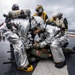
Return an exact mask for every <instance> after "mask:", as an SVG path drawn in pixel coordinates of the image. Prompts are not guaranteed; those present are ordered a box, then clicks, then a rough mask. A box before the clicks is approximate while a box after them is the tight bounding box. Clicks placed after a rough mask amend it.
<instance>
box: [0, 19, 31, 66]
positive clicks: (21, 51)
mask: <svg viewBox="0 0 75 75" xmlns="http://www.w3.org/2000/svg"><path fill="white" fill-rule="evenodd" d="M11 23H14V24H15V25H17V27H18V34H19V36H20V37H19V36H18V35H17V34H16V33H14V32H13V31H14V30H13V31H11V30H10V29H8V28H7V27H6V25H3V26H1V27H0V30H2V31H3V33H4V35H5V36H6V38H7V39H8V41H9V42H10V43H11V44H12V45H13V47H14V55H15V60H16V64H17V67H25V66H27V65H28V64H29V62H28V59H27V55H26V52H25V47H24V44H23V42H26V37H27V32H28V30H29V26H30V25H29V19H14V20H12V21H11Z"/></svg>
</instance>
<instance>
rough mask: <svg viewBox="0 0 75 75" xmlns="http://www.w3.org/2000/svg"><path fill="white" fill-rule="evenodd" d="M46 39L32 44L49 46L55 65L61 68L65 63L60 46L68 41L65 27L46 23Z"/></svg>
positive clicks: (41, 46)
mask: <svg viewBox="0 0 75 75" xmlns="http://www.w3.org/2000/svg"><path fill="white" fill-rule="evenodd" d="M46 32H47V35H46V39H45V40H44V41H42V42H40V43H39V44H34V46H37V47H40V48H43V47H45V46H46V45H48V46H50V49H51V52H52V55H53V59H54V62H55V67H57V68H62V67H64V65H65V56H64V54H63V50H62V46H63V45H64V44H65V43H66V42H68V38H67V36H66V33H65V28H62V29H61V28H59V27H57V26H52V25H47V26H46Z"/></svg>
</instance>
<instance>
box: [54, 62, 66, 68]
mask: <svg viewBox="0 0 75 75" xmlns="http://www.w3.org/2000/svg"><path fill="white" fill-rule="evenodd" d="M65 65H66V61H64V62H60V63H55V67H56V68H59V69H60V68H63V67H64V66H65Z"/></svg>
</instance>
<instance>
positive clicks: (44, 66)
mask: <svg viewBox="0 0 75 75" xmlns="http://www.w3.org/2000/svg"><path fill="white" fill-rule="evenodd" d="M32 75H68V71H67V65H66V66H64V67H63V68H62V69H57V68H56V67H55V66H54V63H53V62H51V61H50V60H45V61H40V62H39V63H38V65H37V67H36V68H35V70H34V72H33V74H32Z"/></svg>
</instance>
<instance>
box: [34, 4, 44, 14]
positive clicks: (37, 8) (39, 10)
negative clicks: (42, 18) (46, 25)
mask: <svg viewBox="0 0 75 75" xmlns="http://www.w3.org/2000/svg"><path fill="white" fill-rule="evenodd" d="M35 10H36V12H37V14H41V13H42V12H43V7H42V6H41V5H37V7H36V9H35Z"/></svg>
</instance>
